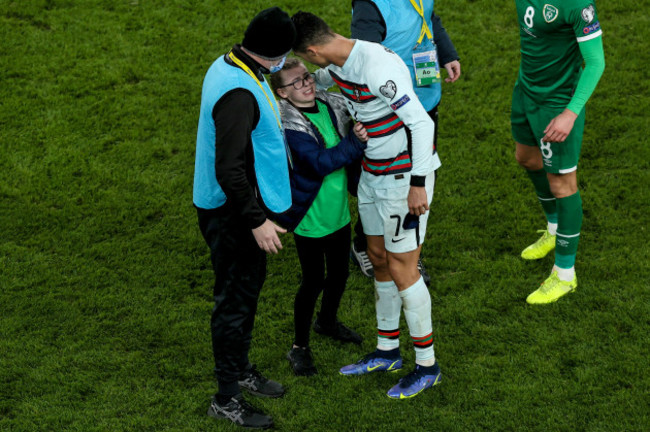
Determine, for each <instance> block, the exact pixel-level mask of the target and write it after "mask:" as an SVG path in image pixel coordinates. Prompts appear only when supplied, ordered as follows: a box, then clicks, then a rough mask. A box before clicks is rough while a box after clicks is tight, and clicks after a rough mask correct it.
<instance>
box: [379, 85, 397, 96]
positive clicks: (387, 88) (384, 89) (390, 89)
mask: <svg viewBox="0 0 650 432" xmlns="http://www.w3.org/2000/svg"><path fill="white" fill-rule="evenodd" d="M379 92H380V93H381V94H383V95H384V96H385V97H387V98H388V99H393V98H394V97H395V94H396V93H397V84H395V82H393V81H392V80H388V81H386V84H384V85H383V86H381V87H379Z"/></svg>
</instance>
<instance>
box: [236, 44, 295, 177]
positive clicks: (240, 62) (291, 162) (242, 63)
mask: <svg viewBox="0 0 650 432" xmlns="http://www.w3.org/2000/svg"><path fill="white" fill-rule="evenodd" d="M228 57H229V58H230V60H232V61H233V62H234V63H235V64H236V65H237V66H239V67H240V68H242V69H243V71H244V72H246V73H247V74H248V75H249V76H250V77H251V78H253V80H255V82H256V83H257V85H258V86H259V87H260V89H261V90H262V93H264V96H266V101H267V102H268V103H269V106H270V107H271V111H273V116H274V117H275V121H276V123H277V124H278V128H280V133H281V134H282V139H283V141H284V149H285V150H286V152H287V159H288V160H289V165H290V166H291V168H293V159H292V158H291V152H290V151H289V146H288V145H287V141H286V139H285V138H284V131H283V130H282V123H281V122H280V114H279V113H278V112H277V111H276V109H275V105H274V104H273V102H271V98H270V97H269V95H268V94H267V93H266V90H264V86H262V83H261V82H260V80H258V79H257V77H256V76H255V74H254V73H253V71H252V70H250V68H249V67H248V66H246V65H245V64H244V62H242V61H241V60H239V59H238V58H237V57H235V55H234V54H233V53H232V51H230V52H229V53H228Z"/></svg>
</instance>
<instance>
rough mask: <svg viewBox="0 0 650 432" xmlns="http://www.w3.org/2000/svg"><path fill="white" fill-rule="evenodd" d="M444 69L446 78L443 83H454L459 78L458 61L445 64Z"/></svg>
mask: <svg viewBox="0 0 650 432" xmlns="http://www.w3.org/2000/svg"><path fill="white" fill-rule="evenodd" d="M445 69H447V74H448V75H449V77H448V78H445V82H452V83H453V82H456V80H458V78H460V62H459V61H458V60H454V61H450V62H449V63H447V64H445Z"/></svg>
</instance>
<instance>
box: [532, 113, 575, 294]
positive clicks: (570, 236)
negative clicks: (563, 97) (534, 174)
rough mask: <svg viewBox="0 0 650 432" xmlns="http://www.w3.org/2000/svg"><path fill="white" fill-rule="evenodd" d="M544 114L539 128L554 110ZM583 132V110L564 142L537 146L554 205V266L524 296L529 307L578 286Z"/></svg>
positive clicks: (550, 116) (546, 122)
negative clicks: (526, 296)
mask: <svg viewBox="0 0 650 432" xmlns="http://www.w3.org/2000/svg"><path fill="white" fill-rule="evenodd" d="M545 114H546V116H545V117H546V118H544V117H541V116H540V125H541V124H548V122H549V121H550V119H551V118H553V117H554V116H555V115H557V110H548V111H546V113H545ZM540 128H541V126H540ZM583 130H584V110H583V111H582V112H581V113H580V115H578V118H577V119H576V121H575V123H574V126H573V129H572V131H571V133H570V134H569V135H568V136H567V138H566V140H565V141H564V142H561V143H545V142H541V145H540V149H541V153H542V158H543V162H544V166H545V167H546V168H545V169H546V170H547V171H548V180H549V184H550V187H551V190H552V192H553V195H554V196H555V198H556V201H557V213H558V229H557V237H556V246H555V265H554V266H553V270H552V271H551V275H550V276H549V278H548V279H546V281H545V282H544V283H543V284H542V285H541V286H540V288H539V289H537V290H536V291H535V292H533V293H531V294H530V295H529V296H528V298H527V301H528V303H531V304H544V303H551V302H554V301H556V300H557V299H559V298H560V297H562V296H564V295H565V294H567V293H569V292H571V291H573V290H575V289H576V287H577V286H578V280H577V277H576V275H575V269H574V265H575V258H576V252H577V249H578V241H579V239H580V229H581V227H582V199H581V197H580V192H579V191H578V182H577V168H578V159H579V156H580V148H581V146H582V133H583ZM540 133H541V132H540Z"/></svg>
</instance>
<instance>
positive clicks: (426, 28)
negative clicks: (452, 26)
mask: <svg viewBox="0 0 650 432" xmlns="http://www.w3.org/2000/svg"><path fill="white" fill-rule="evenodd" d="M409 1H410V2H411V4H412V5H413V7H414V8H415V11H416V12H417V13H418V15H420V16H421V17H422V30H421V31H420V38H419V39H418V45H419V44H420V43H422V39H424V35H426V36H427V37H428V38H429V39H431V40H433V34H432V33H431V30H430V29H429V26H428V25H427V20H426V18H425V17H424V6H422V0H420V6H419V7H418V5H417V4H416V3H415V1H414V0H409Z"/></svg>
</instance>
